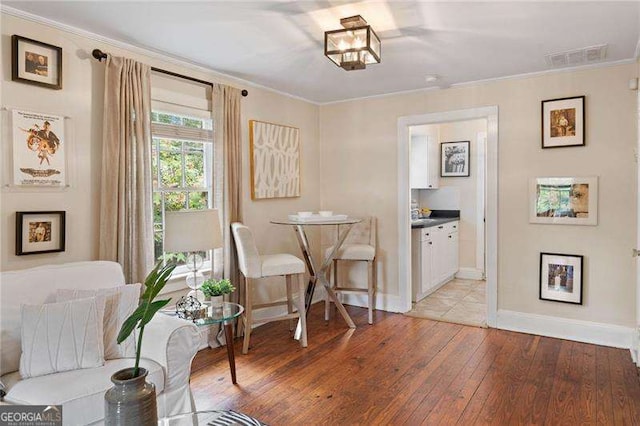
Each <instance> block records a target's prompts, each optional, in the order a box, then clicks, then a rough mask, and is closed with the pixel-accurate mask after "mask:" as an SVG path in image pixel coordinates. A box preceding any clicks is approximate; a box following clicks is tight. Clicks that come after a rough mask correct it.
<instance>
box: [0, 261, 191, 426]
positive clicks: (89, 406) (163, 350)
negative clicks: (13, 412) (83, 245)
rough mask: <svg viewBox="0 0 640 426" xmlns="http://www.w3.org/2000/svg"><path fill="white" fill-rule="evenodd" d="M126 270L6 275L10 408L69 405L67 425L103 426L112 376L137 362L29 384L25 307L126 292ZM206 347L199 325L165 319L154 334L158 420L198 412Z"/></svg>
mask: <svg viewBox="0 0 640 426" xmlns="http://www.w3.org/2000/svg"><path fill="white" fill-rule="evenodd" d="M124 284H125V281H124V276H123V274H122V269H121V267H120V265H119V264H117V263H114V262H102V261H95V262H78V263H67V264H62V265H51V266H42V267H37V268H31V269H25V270H21V271H9V272H2V273H1V274H0V296H1V297H0V332H1V335H0V354H1V356H0V375H1V376H2V377H1V378H0V380H2V383H3V384H4V386H5V390H6V396H5V398H4V402H5V403H9V404H29V405H31V404H36V405H62V406H63V422H64V424H65V425H87V424H102V423H103V422H104V393H105V392H106V391H107V389H109V388H110V387H111V386H112V384H111V381H110V377H111V375H112V374H113V373H114V372H116V371H118V370H120V369H122V368H127V367H131V366H133V363H134V362H133V359H132V358H121V359H113V360H107V361H106V362H105V364H104V365H103V366H101V367H98V368H89V369H82V370H73V371H66V372H62V373H55V374H49V375H46V376H39V377H33V378H28V379H25V380H22V378H21V377H20V373H19V372H18V369H19V363H20V354H21V344H20V318H21V314H20V312H21V305H22V304H25V303H26V304H42V303H47V302H52V301H55V296H56V291H57V290H58V289H60V288H82V289H97V288H105V287H115V286H120V285H124ZM199 345H200V333H199V332H198V329H197V327H196V326H195V325H193V324H192V323H189V322H187V321H183V320H180V319H178V318H175V317H170V316H167V315H163V314H160V313H158V314H157V315H156V316H155V317H154V318H153V320H152V321H151V322H150V323H149V324H148V325H147V326H146V328H145V333H144V341H143V344H142V360H141V366H142V367H144V368H146V369H147V370H148V371H149V375H148V377H147V380H148V381H150V382H152V383H154V384H155V386H156V393H157V398H158V415H159V416H165V415H171V414H178V413H183V412H187V411H190V410H193V409H194V406H193V398H192V396H191V391H190V389H189V375H190V370H191V361H192V359H193V357H194V356H195V354H196V352H197V350H198V346H199Z"/></svg>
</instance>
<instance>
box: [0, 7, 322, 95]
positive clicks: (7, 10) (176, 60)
mask: <svg viewBox="0 0 640 426" xmlns="http://www.w3.org/2000/svg"><path fill="white" fill-rule="evenodd" d="M0 13H3V14H7V15H11V16H14V17H16V18H20V19H24V20H27V21H31V22H35V23H37V24H42V25H46V26H48V27H52V28H55V29H58V30H60V31H64V32H67V33H70V34H74V35H77V36H80V37H84V38H87V39H90V40H94V41H96V42H99V43H104V44H107V45H110V46H113V47H117V48H119V49H124V50H128V51H130V52H133V53H137V54H140V55H144V56H148V57H150V58H153V59H158V60H161V61H163V62H166V63H170V64H172V65H176V66H179V67H184V68H189V69H192V70H194V71H199V72H202V73H205V74H208V75H209V76H211V77H212V78H216V77H218V78H221V79H225V80H229V81H230V82H233V83H235V84H238V85H247V86H249V87H253V88H258V89H262V90H266V91H268V92H272V93H275V94H278V95H282V96H286V97H288V98H292V99H296V100H299V101H303V102H307V103H310V104H313V105H319V103H318V102H315V101H312V100H309V99H306V98H303V97H301V96H297V95H293V94H291V93H287V92H283V91H280V90H277V89H274V88H271V87H268V86H263V85H261V84H258V83H254V82H252V81H249V80H245V79H242V78H239V77H234V76H232V75H229V74H225V73H222V72H220V71H216V70H214V69H213V68H210V67H208V66H206V65H203V64H200V63H198V62H194V61H192V60H189V59H186V58H183V57H180V56H177V55H172V54H169V53H166V52H163V51H161V50H157V49H153V48H150V47H146V46H139V45H135V44H131V43H126V42H123V41H120V40H116V39H112V38H109V37H105V36H103V35H100V34H96V33H92V32H91V31H87V30H83V29H81V28H78V27H74V26H72V25H67V24H63V23H62V22H58V21H54V20H52V19H48V18H45V17H43V16H40V15H34V14H32V13H29V12H25V11H23V10H20V9H16V8H13V7H10V6H6V5H3V4H0ZM107 53H108V52H107Z"/></svg>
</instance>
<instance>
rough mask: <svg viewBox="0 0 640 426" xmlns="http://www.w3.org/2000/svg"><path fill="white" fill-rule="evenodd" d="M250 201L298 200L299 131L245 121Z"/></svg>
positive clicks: (276, 125) (281, 126)
mask: <svg viewBox="0 0 640 426" xmlns="http://www.w3.org/2000/svg"><path fill="white" fill-rule="evenodd" d="M249 142H250V145H249V151H250V152H249V158H250V161H251V199H252V200H262V199H268V198H292V197H299V196H300V129H298V128H296V127H290V126H283V125H280V124H273V123H267V122H264V121H257V120H250V121H249Z"/></svg>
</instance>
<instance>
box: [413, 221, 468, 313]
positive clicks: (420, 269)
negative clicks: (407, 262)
mask: <svg viewBox="0 0 640 426" xmlns="http://www.w3.org/2000/svg"><path fill="white" fill-rule="evenodd" d="M458 223H459V222H457V221H456V222H449V223H445V224H442V225H437V226H433V227H429V228H416V229H412V231H411V278H412V300H413V301H414V302H417V301H419V300H421V299H423V298H425V297H426V296H428V295H429V294H431V293H433V292H434V291H436V290H437V289H438V288H440V287H441V286H442V285H444V284H445V283H446V282H448V281H450V280H451V279H452V278H453V277H454V276H455V274H456V273H457V272H458Z"/></svg>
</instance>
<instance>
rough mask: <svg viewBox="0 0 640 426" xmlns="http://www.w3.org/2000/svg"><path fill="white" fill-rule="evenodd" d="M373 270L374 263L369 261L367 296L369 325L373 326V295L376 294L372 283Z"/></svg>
mask: <svg viewBox="0 0 640 426" xmlns="http://www.w3.org/2000/svg"><path fill="white" fill-rule="evenodd" d="M373 268H374V263H373V261H369V262H367V272H368V274H367V275H368V277H367V281H368V282H367V289H368V291H367V292H368V294H369V324H373V310H374V309H375V303H376V302H375V299H376V298H375V294H376V287H375V283H374V281H373Z"/></svg>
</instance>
